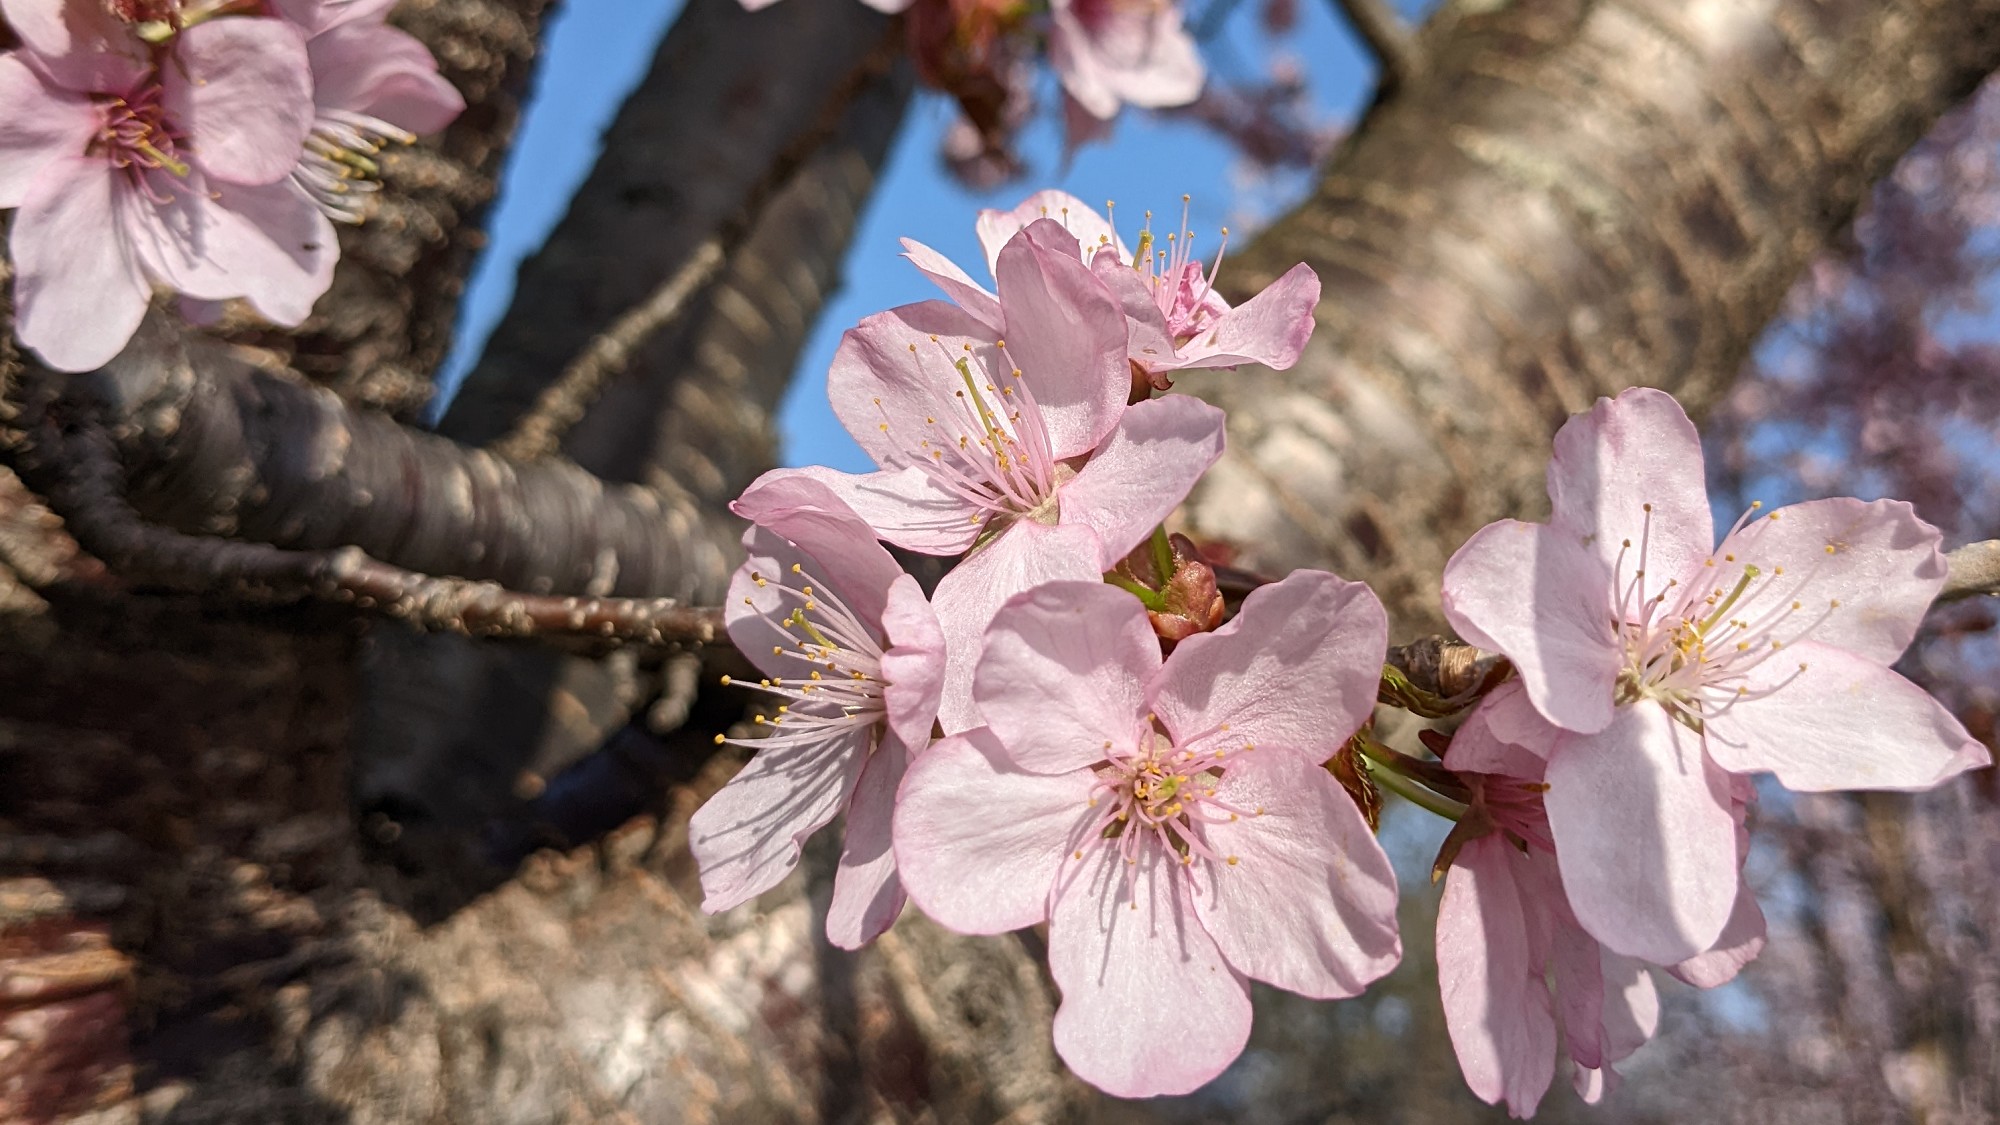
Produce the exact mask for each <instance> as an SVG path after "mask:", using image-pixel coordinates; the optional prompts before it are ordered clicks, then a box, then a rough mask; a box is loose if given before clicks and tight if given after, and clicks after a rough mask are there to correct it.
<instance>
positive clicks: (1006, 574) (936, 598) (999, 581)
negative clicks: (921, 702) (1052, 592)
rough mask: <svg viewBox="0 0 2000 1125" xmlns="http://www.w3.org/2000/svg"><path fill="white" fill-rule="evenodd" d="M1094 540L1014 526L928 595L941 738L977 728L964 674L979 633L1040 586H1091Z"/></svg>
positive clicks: (1043, 527)
mask: <svg viewBox="0 0 2000 1125" xmlns="http://www.w3.org/2000/svg"><path fill="white" fill-rule="evenodd" d="M1101 577H1102V572H1101V571H1099V570H1098V569H1097V535H1096V533H1095V532H1093V531H1091V530H1090V529H1089V528H1087V527H1083V526H1080V525H1078V526H1060V525H1059V526H1055V527H1051V526H1049V525H1047V524H1042V523H1037V522H1035V521H1034V520H1018V521H1016V522H1015V523H1013V524H1012V525H1011V526H1009V527H1008V528H1007V529H1006V530H1005V531H1002V532H1000V533H999V534H998V535H996V536H995V537H994V538H993V539H991V540H990V541H988V542H987V543H986V544H985V545H983V546H981V547H980V548H979V549H978V550H976V551H974V552H972V553H971V554H969V555H967V556H966V557H965V558H964V559H962V560H960V562H959V563H958V565H957V566H954V567H952V568H951V572H950V573H949V574H946V575H945V576H944V578H943V580H941V581H940V582H939V583H938V585H937V589H936V590H935V591H933V593H932V595H931V608H932V609H934V610H936V611H937V616H938V625H939V627H941V628H942V629H943V630H944V642H945V672H944V691H943V697H942V698H941V700H940V701H939V703H938V722H939V723H940V724H941V725H942V726H943V727H944V732H945V733H946V734H957V733H959V732H961V731H967V730H971V729H972V728H973V727H978V726H984V725H986V724H985V721H984V720H982V719H981V718H980V717H979V711H978V709H977V708H976V707H974V705H973V699H972V671H973V668H974V667H975V666H976V665H977V664H978V662H979V652H980V648H981V645H982V644H983V642H984V639H985V635H986V626H987V624H988V623H989V622H991V621H992V620H993V612H994V611H995V610H997V609H999V608H1000V606H1001V604H1002V603H1003V602H1005V601H1006V600H1007V599H1008V598H1011V597H1013V596H1014V595H1015V594H1018V593H1020V592H1022V591H1023V590H1032V589H1034V588H1035V587H1037V586H1040V585H1041V584H1043V583H1045V582H1062V581H1081V582H1094V581H1097V580H1098V579H1099V578H1101Z"/></svg>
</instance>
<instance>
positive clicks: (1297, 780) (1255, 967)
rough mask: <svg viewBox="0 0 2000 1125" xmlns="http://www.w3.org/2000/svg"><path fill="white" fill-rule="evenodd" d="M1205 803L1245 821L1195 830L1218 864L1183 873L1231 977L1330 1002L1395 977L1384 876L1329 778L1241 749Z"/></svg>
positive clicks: (1390, 902) (1380, 857)
mask: <svg viewBox="0 0 2000 1125" xmlns="http://www.w3.org/2000/svg"><path fill="white" fill-rule="evenodd" d="M1175 655H1176V656H1178V655H1179V653H1178V651H1177V652H1176V653H1175ZM1215 795H1216V800H1217V801H1221V802H1226V803H1228V804H1229V805H1231V806H1233V807H1235V808H1238V809H1245V810H1251V811H1252V814H1253V815H1249V816H1239V817H1238V818H1237V819H1236V820H1233V821H1222V822H1219V823H1211V824H1207V825H1204V826H1202V827H1201V829H1200V835H1201V838H1202V839H1203V841H1204V842H1205V843H1206V844H1207V846H1208V847H1209V848H1210V849H1211V850H1212V851H1214V852H1215V853H1216V854H1217V855H1219V856H1221V857H1223V858H1222V861H1221V862H1215V861H1213V860H1210V861H1205V862H1200V863H1198V864H1196V865H1193V866H1190V867H1189V869H1188V870H1189V873H1190V875H1191V876H1192V877H1193V891H1192V897H1193V900H1194V908H1195V915H1196V917H1198V918H1200V919H1201V923H1202V927H1203V928H1204V929H1206V930H1207V931H1208V933H1209V936H1210V937H1211V938H1213V939H1214V940H1215V944H1216V946H1217V948H1219V949H1221V950H1222V955H1223V956H1224V957H1225V958H1227V959H1228V961H1229V963H1230V964H1231V965H1232V966H1234V967H1235V968H1236V971H1237V972H1240V973H1242V974H1243V975H1244V976H1247V977H1251V978H1253V979H1255V980H1261V981H1264V982H1266V983H1268V984H1274V985H1277V986H1278V987H1279V988H1283V989H1286V990H1287V991H1291V992H1296V993H1298V994H1300V995H1302V996H1310V997H1313V998H1315V999H1322V1000H1330V999H1339V998H1342V997H1347V996H1358V995H1360V994H1361V992H1362V990H1363V989H1365V988H1367V987H1368V985H1369V984H1370V983H1372V982H1374V981H1376V980H1378V979H1380V978H1381V977H1382V976H1383V975H1384V974H1386V973H1387V972H1388V971H1389V970H1390V969H1393V968H1395V967H1396V962H1397V961H1399V960H1400V959H1401V958H1402V955H1403V945H1402V939H1401V937H1400V936H1398V934H1397V932H1396V875H1395V872H1394V871H1393V870H1392V869H1391V868H1390V866H1389V857H1388V856H1387V855H1385V854H1383V852H1382V847H1381V845H1380V844H1378V843H1376V841H1375V834H1374V833H1373V832H1371V831H1369V829H1368V823H1367V822H1366V821H1364V820H1363V819H1362V818H1361V813H1360V811H1359V810H1358V809H1357V808H1356V807H1355V805H1354V801H1353V800H1352V799H1351V798H1349V797H1348V795H1347V793H1346V791H1345V790H1343V789H1342V788H1341V787H1340V783H1339V782H1337V781H1335V780H1334V779H1333V776H1332V775H1331V774H1329V773H1327V772H1326V771H1325V770H1324V769H1321V768H1319V767H1318V766H1317V765H1314V764H1313V763H1312V762H1310V761H1308V760H1307V758H1306V757H1304V756H1302V755H1297V754H1287V753H1284V752H1282V751H1269V752H1267V751H1263V750H1258V751H1252V752H1249V753H1246V754H1243V755H1242V756H1240V757H1237V758H1235V759H1234V760H1233V762H1232V764H1231V765H1230V766H1229V769H1228V772H1227V773H1225V774H1224V775H1223V778H1222V780H1221V782H1220V783H1218V784H1217V786H1216V794H1215ZM1260 809H1261V810H1262V813H1261V815H1257V814H1256V813H1255V810H1260Z"/></svg>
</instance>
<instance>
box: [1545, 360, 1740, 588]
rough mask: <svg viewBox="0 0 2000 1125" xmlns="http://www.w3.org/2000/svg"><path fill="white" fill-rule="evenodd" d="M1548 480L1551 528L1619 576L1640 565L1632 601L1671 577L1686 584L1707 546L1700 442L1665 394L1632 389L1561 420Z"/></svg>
mask: <svg viewBox="0 0 2000 1125" xmlns="http://www.w3.org/2000/svg"><path fill="white" fill-rule="evenodd" d="M1548 484H1549V501H1550V504H1551V507H1552V509H1553V511H1552V514H1551V515H1550V518H1549V525H1550V526H1551V527H1552V528H1555V529H1558V530H1560V531H1564V532H1568V533H1569V534H1570V535H1572V536H1574V537H1577V538H1578V539H1580V540H1581V541H1582V542H1583V544H1584V546H1585V547H1586V549H1588V550H1590V551H1591V552H1593V553H1594V554H1596V556H1597V557H1598V558H1599V559H1602V560H1603V562H1604V567H1605V570H1606V572H1607V573H1610V572H1617V573H1618V575H1619V577H1620V579H1621V581H1624V582H1629V581H1631V579H1632V574H1633V571H1635V570H1638V569H1644V570H1645V572H1646V578H1645V581H1644V584H1643V587H1642V588H1640V589H1638V590H1637V591H1636V592H1635V594H1634V595H1633V597H1632V601H1633V603H1634V604H1635V605H1636V604H1638V603H1640V602H1643V601H1645V600H1647V599H1648V598H1650V597H1652V596H1653V595H1654V594H1656V593H1658V592H1659V591H1661V590H1662V589H1664V588H1665V587H1666V584H1667V581H1668V580H1669V579H1678V580H1679V581H1680V582H1681V583H1682V585H1683V586H1686V585H1690V584H1691V578H1692V576H1693V574H1694V572H1695V570H1696V569H1698V568H1700V567H1701V565H1702V561H1703V560H1704V559H1706V558H1707V557H1708V554H1709V550H1710V548H1712V547H1713V546H1714V545H1715V517H1714V515H1713V514H1712V513H1711V512H1710V511H1709V507H1708V485H1707V483H1706V482H1705V481H1704V479H1703V476H1702V457H1701V438H1700V436H1699V435H1697V434H1696V433H1695V429H1694V423H1692V422H1690V421H1688V417H1687V412H1686V411H1683V410H1682V409H1681V404H1680V403H1678V402H1675V401H1674V399H1673V396H1671V395H1669V394H1667V393H1666V392H1664V391H1657V390H1654V389H1653V388H1651V387H1633V388H1631V389H1630V390H1627V391H1624V392H1623V393H1621V394H1620V395H1619V396H1618V397H1617V398H1615V399H1604V398H1601V399H1598V400H1597V405H1596V406H1594V407H1592V408H1591V409H1590V411H1589V412H1588V413H1585V414H1578V415H1576V416H1575V417H1573V418H1571V419H1570V420H1569V421H1568V422H1566V423H1564V425H1563V428H1562V429H1561V430H1560V431H1558V432H1557V433H1556V443H1555V454H1554V455H1553V456H1552V457H1550V458H1549V471H1548ZM1648 505H1651V510H1650V511H1648V509H1647V506H1648ZM1627 540H1629V541H1630V542H1631V544H1632V545H1631V547H1630V548H1627V547H1625V546H1624V544H1625V542H1626V541H1627ZM1621 555H1622V556H1623V557H1622V559H1621ZM1621 567H1622V569H1621Z"/></svg>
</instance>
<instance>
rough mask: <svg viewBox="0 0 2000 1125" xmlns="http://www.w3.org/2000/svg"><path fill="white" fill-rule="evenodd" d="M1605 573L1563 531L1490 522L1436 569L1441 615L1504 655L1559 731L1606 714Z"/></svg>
mask: <svg viewBox="0 0 2000 1125" xmlns="http://www.w3.org/2000/svg"><path fill="white" fill-rule="evenodd" d="M1610 589H1611V572H1610V571H1609V570H1606V569H1605V568H1604V567H1603V564H1601V563H1600V562H1599V561H1598V559H1597V557H1596V555H1595V553H1593V552H1592V551H1591V550H1590V549H1589V548H1587V547H1585V546H1582V545H1580V544H1579V543H1578V540H1577V538H1576V537H1575V536H1574V535H1573V534H1572V533H1570V532H1568V531H1564V530H1561V529H1559V528H1555V527H1548V526H1544V525H1541V524H1532V523H1522V522H1520V521H1519V520H1501V521H1499V522H1498V523H1490V524H1487V525H1486V526H1485V527H1483V528H1480V529H1479V531H1478V532H1477V533H1476V534H1474V535H1473V537H1472V538H1471V539H1468V540H1466V541H1465V545H1464V546H1462V547H1460V548H1459V549H1458V552H1457V553H1456V554H1454V555H1452V557H1451V561H1450V562H1448V563H1446V564H1445V568H1444V594H1443V600H1444V615H1445V619H1446V620H1448V621H1450V622H1451V626H1452V628H1453V629H1456V630H1457V631H1458V635H1459V636H1461V637H1463V638H1465V639H1466V640H1467V641H1469V642H1471V643H1472V644H1475V645H1478V646H1479V647H1481V648H1486V649H1492V650H1494V651H1496V652H1503V653H1506V654H1507V657H1508V659H1510V660H1512V661H1513V662H1514V667H1515V669H1516V670H1517V671H1518V672H1519V673H1520V675H1521V682H1522V683H1523V684H1524V685H1526V687H1527V689H1528V697H1529V698H1530V699H1531V700H1533V701H1534V704H1535V709H1536V710H1538V711H1540V712H1541V713H1542V714H1543V715H1544V716H1546V717H1547V718H1548V720H1549V721H1550V722H1552V723H1554V724H1555V725H1557V726H1559V727H1563V728H1564V729H1566V730H1573V731H1580V732H1584V733H1589V732H1592V731H1598V730H1603V729H1604V725H1605V724H1606V723H1609V722H1610V721H1611V689H1612V687H1613V685H1614V684H1615V683H1616V682H1617V679H1618V672H1619V668H1620V665H1621V661H1622V659H1623V648H1622V646H1621V645H1620V644H1619V641H1618V637H1617V635H1616V634H1615V633H1613V631H1612V627H1611V614H1610V609H1609V601H1610V597H1609V595H1610Z"/></svg>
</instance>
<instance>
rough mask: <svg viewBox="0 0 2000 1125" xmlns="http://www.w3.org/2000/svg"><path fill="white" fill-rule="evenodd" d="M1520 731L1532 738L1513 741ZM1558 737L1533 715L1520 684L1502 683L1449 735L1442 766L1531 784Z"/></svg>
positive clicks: (1559, 731) (1556, 731) (1559, 732)
mask: <svg viewBox="0 0 2000 1125" xmlns="http://www.w3.org/2000/svg"><path fill="white" fill-rule="evenodd" d="M1523 712H1525V713H1526V716H1527V717H1526V718H1525V719H1524V717H1523V715H1522V713H1523ZM1503 730H1505V731H1506V732H1507V733H1508V734H1509V735H1515V736H1516V737H1514V738H1510V737H1503V736H1502V734H1501V733H1500V732H1501V731H1503ZM1524 730H1525V731H1532V732H1534V737H1532V738H1531V739H1526V740H1520V739H1518V735H1519V733H1520V732H1521V731H1524ZM1562 737H1563V731H1562V729H1561V728H1559V727H1552V726H1550V725H1548V721H1547V720H1545V719H1543V718H1542V717H1541V715H1540V714H1538V713H1537V712H1536V711H1535V707H1534V704H1532V703H1530V702H1529V701H1528V693H1527V691H1526V690H1525V689H1523V688H1522V687H1521V681H1519V680H1508V681H1507V682H1506V683H1504V684H1501V685H1500V686H1499V687H1497V688H1495V689H1493V692H1492V694H1490V695H1488V696H1487V697H1486V698H1485V699H1484V700H1481V701H1480V704H1479V706H1478V707H1477V708H1475V709H1474V710H1473V712H1472V714H1470V715H1468V716H1466V718H1465V722H1463V723H1461V724H1459V727H1458V730H1456V731H1454V732H1453V733H1452V736H1451V745H1450V746H1448V747H1447V748H1446V749H1445V752H1444V764H1445V766H1446V767H1447V768H1449V769H1454V770H1458V771H1459V772H1461V773H1487V774H1500V775H1503V776H1506V777H1518V778H1521V779H1523V780H1527V781H1536V780H1539V779H1540V778H1541V776H1542V771H1543V770H1544V769H1545V768H1546V766H1547V761H1546V759H1547V758H1548V755H1549V749H1550V748H1551V747H1553V746H1554V745H1555V744H1556V742H1557V741H1558V740H1560V739H1561V738H1562Z"/></svg>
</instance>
